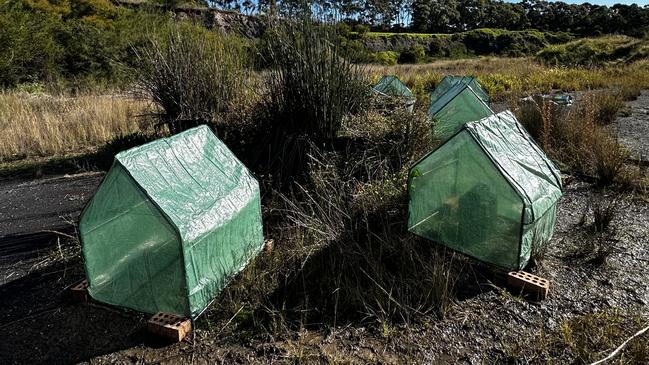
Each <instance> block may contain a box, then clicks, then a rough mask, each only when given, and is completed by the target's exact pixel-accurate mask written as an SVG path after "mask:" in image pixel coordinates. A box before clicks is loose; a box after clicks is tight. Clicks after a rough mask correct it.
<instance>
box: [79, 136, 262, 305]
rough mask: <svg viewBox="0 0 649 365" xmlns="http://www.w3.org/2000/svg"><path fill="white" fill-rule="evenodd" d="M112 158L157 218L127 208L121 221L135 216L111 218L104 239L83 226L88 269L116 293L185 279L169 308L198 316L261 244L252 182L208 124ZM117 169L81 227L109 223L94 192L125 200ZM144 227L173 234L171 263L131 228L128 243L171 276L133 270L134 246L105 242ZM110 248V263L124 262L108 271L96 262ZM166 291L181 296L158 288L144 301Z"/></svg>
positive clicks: (160, 298) (128, 301)
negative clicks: (113, 220)
mask: <svg viewBox="0 0 649 365" xmlns="http://www.w3.org/2000/svg"><path fill="white" fill-rule="evenodd" d="M115 159H116V163H115V166H123V168H122V170H123V171H126V174H128V175H130V178H131V179H130V181H131V185H132V186H133V187H134V188H133V190H135V191H139V192H140V197H141V202H140V203H139V204H142V205H146V206H149V207H151V212H150V214H149V216H151V217H156V218H157V221H155V222H152V221H150V220H146V219H144V218H142V217H140V216H136V215H131V214H130V212H126V213H124V214H123V215H124V216H125V218H123V219H126V220H132V221H133V222H134V224H133V225H129V226H126V225H122V224H119V223H115V224H110V228H109V230H108V231H107V232H106V236H105V237H84V236H85V235H84V234H83V231H84V229H83V228H82V239H83V248H84V256H85V257H87V262H86V270H87V271H88V272H89V273H91V272H93V273H98V275H104V277H105V278H106V282H107V283H109V288H110V289H107V292H113V294H112V295H114V296H116V295H118V294H115V293H117V292H120V291H122V290H123V288H128V287H129V286H133V284H132V283H131V282H143V283H145V284H147V285H150V286H151V285H157V284H151V283H157V282H158V281H169V282H174V280H176V281H178V280H179V281H180V283H182V284H181V287H182V299H183V300H182V302H183V305H182V307H181V306H176V307H175V308H173V309H169V310H166V311H169V312H172V313H176V314H180V315H184V316H191V317H196V316H198V315H199V314H200V313H201V312H202V311H203V310H204V309H205V307H206V306H207V305H208V304H209V302H210V301H211V300H212V299H213V298H214V297H215V296H216V295H217V294H218V293H219V292H220V291H221V290H222V289H223V287H224V286H225V285H226V284H227V282H228V281H229V280H230V279H231V278H232V277H233V276H234V275H235V274H236V273H237V272H238V271H240V270H241V269H242V268H243V267H244V266H245V265H246V264H247V262H248V261H249V260H250V259H251V258H252V257H253V256H254V255H255V254H256V253H257V252H259V250H260V249H261V246H262V243H263V233H262V222H261V206H260V198H259V186H258V183H257V181H256V180H255V179H254V177H253V176H252V175H251V174H250V172H249V171H248V170H247V169H246V168H245V166H243V164H242V163H241V162H240V161H239V160H237V159H236V157H235V156H234V155H233V154H232V153H231V152H230V151H229V150H228V149H227V147H226V146H225V145H224V144H223V143H222V142H221V141H220V140H218V139H217V138H216V137H215V136H214V134H213V133H212V132H211V131H210V130H209V128H207V127H205V126H201V127H197V128H194V129H190V130H188V131H185V132H183V133H181V134H178V135H175V136H173V137H170V138H166V139H160V140H157V141H154V142H152V143H149V144H146V145H144V146H140V147H137V148H134V149H131V150H128V151H125V152H122V153H119V154H118V155H117V156H116V157H115ZM119 171H120V170H119V169H118V168H116V167H114V168H113V169H111V171H110V172H109V174H108V176H107V178H106V179H105V181H104V182H103V183H102V184H101V186H100V188H99V192H98V193H97V194H96V196H95V197H93V199H92V201H91V204H90V205H89V206H88V207H87V209H86V210H85V211H84V214H83V215H82V222H83V221H85V222H87V224H84V227H90V226H95V225H106V220H108V219H109V218H108V219H107V217H105V216H102V214H100V213H96V212H100V211H101V210H104V209H105V206H106V205H107V204H108V203H107V202H104V201H103V200H99V199H98V198H97V197H98V196H102V195H106V196H107V198H106V200H111V199H112V200H122V199H123V198H122V196H121V195H120V193H121V190H115V189H112V188H110V186H111V185H118V186H120V188H119V189H122V187H121V186H123V185H124V184H125V183H126V182H124V181H119V182H111V181H113V180H112V178H111V176H112V175H113V174H116V173H118V172H119ZM144 226H146V227H150V229H151V230H153V231H156V232H157V231H160V230H162V231H164V230H171V232H175V233H174V236H175V237H177V238H176V244H175V252H176V260H174V261H170V260H167V259H165V257H166V256H165V255H163V254H161V253H159V252H158V251H157V250H156V249H155V248H154V247H153V246H152V245H153V243H154V242H152V241H151V240H149V239H147V238H146V237H144V238H141V239H138V238H137V234H136V235H135V236H136V237H135V238H133V239H132V241H130V242H131V243H130V245H131V246H133V247H134V248H135V249H136V250H137V251H139V252H141V253H142V255H143V256H146V257H147V258H148V260H149V261H150V262H154V263H155V265H163V266H165V267H167V269H168V270H169V272H173V275H174V278H173V280H171V279H170V278H169V277H165V276H158V275H155V273H154V272H153V271H151V270H141V269H137V268H133V267H132V266H133V265H135V263H133V264H131V263H130V262H131V261H130V257H129V256H130V255H131V251H130V250H129V248H128V247H127V245H125V244H123V243H122V242H121V241H119V242H116V243H113V244H111V243H110V242H108V237H110V236H111V235H115V234H122V235H125V236H126V235H129V234H133V232H134V231H135V230H137V229H143V228H141V227H144ZM165 227H166V228H165ZM169 227H171V229H170V228H169ZM111 230H112V231H111ZM119 232H121V233H119ZM111 242H114V241H111ZM107 250H112V251H113V252H112V253H111V256H106V257H107V258H106V259H105V261H107V262H109V265H114V262H123V264H121V266H119V267H118V268H117V269H115V270H114V272H113V273H111V272H106V271H104V267H105V266H101V265H99V266H96V262H97V261H101V260H102V259H100V257H101V256H102V255H105V251H107ZM138 270H139V271H138ZM124 273H130V274H124ZM89 276H90V275H89ZM136 276H137V277H136ZM95 286H96V285H95V283H93V280H90V287H91V291H90V293H91V295H93V293H96V292H97V288H96V287H95ZM169 296H174V297H177V296H178V294H177V293H172V292H170V291H168V290H158V291H155V292H153V294H152V295H150V296H149V297H148V299H147V300H150V301H151V302H165V301H168V299H167V297H169ZM93 297H94V296H93ZM95 299H98V300H101V299H100V298H95ZM110 303H111V304H115V305H120V306H124V307H129V308H134V309H137V310H141V311H144V312H148V313H152V312H155V311H154V310H151V309H150V308H157V307H156V306H154V305H151V304H150V305H148V306H147V308H144V307H142V306H141V305H139V304H138V305H136V303H134V301H133V299H132V297H120V300H119V301H111V302H110Z"/></svg>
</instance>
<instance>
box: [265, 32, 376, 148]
mask: <svg viewBox="0 0 649 365" xmlns="http://www.w3.org/2000/svg"><path fill="white" fill-rule="evenodd" d="M264 53H265V55H266V57H267V58H268V62H269V64H270V71H269V74H268V91H269V100H268V101H269V103H268V107H269V115H271V116H274V119H275V122H274V124H275V128H280V129H281V130H282V131H284V132H288V133H296V134H308V135H311V136H317V137H318V138H325V139H331V138H334V137H335V136H336V134H337V132H338V130H340V127H341V125H342V121H343V118H344V117H345V116H347V115H348V114H350V113H352V112H355V111H357V110H359V109H360V107H361V106H362V105H364V102H365V101H366V100H367V97H368V86H369V81H368V79H367V74H366V72H365V69H364V67H363V66H361V65H356V64H352V63H350V62H349V61H347V60H346V57H347V56H348V55H346V54H345V53H344V51H343V49H342V47H341V46H340V45H339V42H338V41H337V40H336V34H335V33H334V32H333V31H332V30H331V29H330V28H327V27H324V26H319V25H316V24H313V23H312V22H310V21H300V22H297V23H289V24H283V25H276V26H275V28H273V30H272V36H270V37H268V43H267V45H266V47H265V49H264Z"/></svg>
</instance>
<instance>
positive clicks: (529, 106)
mask: <svg viewBox="0 0 649 365" xmlns="http://www.w3.org/2000/svg"><path fill="white" fill-rule="evenodd" d="M602 100H605V101H610V100H613V101H612V102H611V104H614V107H611V105H610V104H607V103H602V104H600V102H601V101H602ZM621 105H622V104H621V103H620V102H619V97H617V96H600V95H597V94H591V95H587V96H584V97H583V99H582V100H581V101H579V102H578V103H576V105H574V106H573V107H572V108H571V109H569V110H568V109H565V108H563V107H561V106H556V105H553V104H551V102H549V101H543V100H541V99H537V100H536V101H535V102H533V103H525V104H523V105H521V106H520V107H519V108H518V109H517V111H516V113H517V117H518V118H519V120H520V122H521V123H522V124H523V125H524V126H525V127H526V128H527V130H528V131H529V132H530V134H532V136H533V137H534V138H535V139H536V140H537V141H539V144H540V145H541V147H542V148H543V149H544V150H545V152H546V153H547V154H548V155H549V156H550V157H551V158H552V159H553V160H555V161H558V162H559V163H560V164H561V165H563V167H564V169H568V170H571V171H573V172H575V173H578V174H582V175H586V176H590V177H594V178H595V179H596V180H597V182H598V183H599V184H600V185H602V186H609V185H613V184H616V183H618V182H619V178H620V176H621V175H622V173H623V170H624V169H625V162H626V160H627V157H628V152H627V151H626V149H625V148H624V147H623V146H622V145H620V144H619V142H618V141H617V139H616V137H615V136H614V135H613V133H612V131H611V130H609V129H608V127H607V126H606V125H607V124H609V123H611V119H612V117H611V114H613V113H615V114H617V110H618V108H619V107H620V106H621Z"/></svg>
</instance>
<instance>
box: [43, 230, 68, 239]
mask: <svg viewBox="0 0 649 365" xmlns="http://www.w3.org/2000/svg"><path fill="white" fill-rule="evenodd" d="M39 232H41V233H54V234H58V235H59V236H63V237H68V238H70V239H73V240H76V239H77V237H74V236H72V235H69V234H67V233H63V232H59V231H51V230H48V229H44V230H42V231H39Z"/></svg>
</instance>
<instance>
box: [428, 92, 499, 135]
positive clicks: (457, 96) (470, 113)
mask: <svg viewBox="0 0 649 365" xmlns="http://www.w3.org/2000/svg"><path fill="white" fill-rule="evenodd" d="M428 114H429V115H430V116H431V118H432V119H433V122H434V123H435V125H434V129H433V135H434V138H435V139H437V140H439V141H445V140H447V139H448V138H450V137H451V136H452V135H453V134H455V133H456V132H457V131H459V130H460V128H462V126H463V125H464V124H465V123H468V122H472V121H476V120H480V119H482V118H485V117H488V116H490V115H492V114H493V111H492V110H491V109H490V108H489V106H488V105H487V104H485V103H484V101H482V100H481V99H480V98H479V97H478V95H476V94H475V92H473V90H472V89H471V88H469V87H467V85H464V84H456V85H455V86H453V87H452V88H451V89H450V90H449V91H448V92H446V93H445V94H444V95H442V97H440V98H439V99H438V100H437V102H435V103H433V104H432V105H431V106H430V108H429V109H428Z"/></svg>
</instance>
